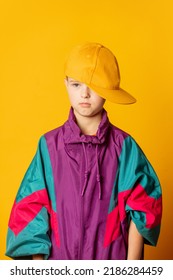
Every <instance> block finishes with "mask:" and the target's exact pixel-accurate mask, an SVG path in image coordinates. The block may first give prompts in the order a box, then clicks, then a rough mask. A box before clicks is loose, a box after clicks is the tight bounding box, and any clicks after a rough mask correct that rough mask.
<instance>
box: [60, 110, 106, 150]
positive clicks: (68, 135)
mask: <svg viewBox="0 0 173 280" xmlns="http://www.w3.org/2000/svg"><path fill="white" fill-rule="evenodd" d="M109 127H110V122H109V119H108V117H107V112H106V110H105V109H103V112H102V119H101V122H100V124H99V127H98V130H97V134H96V136H91V135H84V134H82V132H81V130H80V128H79V127H78V125H77V123H76V119H75V115H74V112H73V109H72V108H71V109H70V113H69V117H68V120H67V121H66V122H65V124H64V142H65V143H66V144H70V143H93V144H102V143H104V142H105V140H106V136H107V132H108V129H109Z"/></svg>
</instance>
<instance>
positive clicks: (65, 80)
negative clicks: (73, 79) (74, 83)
mask: <svg viewBox="0 0 173 280" xmlns="http://www.w3.org/2000/svg"><path fill="white" fill-rule="evenodd" d="M67 82H68V78H67V77H65V78H64V84H65V86H66V87H67Z"/></svg>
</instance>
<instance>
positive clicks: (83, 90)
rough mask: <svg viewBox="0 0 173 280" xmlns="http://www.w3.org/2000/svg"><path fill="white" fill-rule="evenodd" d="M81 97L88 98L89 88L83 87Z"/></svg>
mask: <svg viewBox="0 0 173 280" xmlns="http://www.w3.org/2000/svg"><path fill="white" fill-rule="evenodd" d="M81 96H82V97H83V98H88V97H89V96H90V88H89V87H88V86H86V85H85V86H84V87H83V89H82V92H81Z"/></svg>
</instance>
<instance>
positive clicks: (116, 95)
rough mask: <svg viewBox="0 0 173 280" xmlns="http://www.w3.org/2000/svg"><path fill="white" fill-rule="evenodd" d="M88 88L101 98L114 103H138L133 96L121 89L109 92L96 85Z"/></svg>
mask: <svg viewBox="0 0 173 280" xmlns="http://www.w3.org/2000/svg"><path fill="white" fill-rule="evenodd" d="M88 87H90V88H91V89H92V90H93V91H95V93H97V94H98V95H99V96H101V97H103V98H104V99H106V100H108V101H111V102H113V103H118V104H133V103H135V102H136V99H135V98H134V97H133V96H132V95H131V94H129V93H128V92H127V91H125V90H123V89H121V88H118V89H115V90H109V89H104V88H100V87H97V86H94V85H88Z"/></svg>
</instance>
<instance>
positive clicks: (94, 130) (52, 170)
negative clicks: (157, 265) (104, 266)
mask: <svg viewBox="0 0 173 280" xmlns="http://www.w3.org/2000/svg"><path fill="white" fill-rule="evenodd" d="M119 84H120V74H119V68H118V63H117V60H116V58H115V56H114V55H113V53H112V52H111V51H110V50H109V49H107V48H106V47H104V46H102V45H100V44H97V43H87V44H84V45H79V46H76V47H75V48H74V49H73V50H72V51H71V53H70V55H69V57H68V59H67V61H66V64H65V85H66V88H67V92H68V94H69V99H70V102H71V106H72V108H71V110H70V114H69V118H68V120H67V122H65V124H64V125H62V126H61V127H59V128H57V129H54V130H53V131H50V132H48V133H46V134H45V135H44V136H42V137H41V139H40V141H39V145H38V149H37V152H36V155H35V157H34V159H33V161H32V163H31V165H30V167H29V169H28V171H27V173H26V175H25V177H24V179H23V181H22V184H21V187H20V189H19V191H18V194H17V197H16V201H15V203H14V206H13V209H12V212H11V216H10V220H9V229H8V238H7V252H6V254H7V255H8V256H10V257H12V258H21V257H25V258H26V257H28V256H32V259H69V260H70V259H73V260H74V259H91V260H92V259H93V260H94V259H120V260H121V259H122V260H123V259H131V260H132V259H141V258H142V252H143V244H144V243H147V244H151V245H156V243H157V239H158V236H159V230H160V222H161V189H160V184H159V180H158V178H157V176H156V174H155V172H154V170H153V168H152V166H151V165H150V163H149V162H148V160H147V158H146V157H145V155H144V154H143V152H142V151H141V149H140V147H139V146H138V145H137V144H136V142H135V140H134V139H133V138H132V137H131V136H130V135H128V134H127V133H126V132H124V131H122V130H120V129H118V128H117V127H115V126H113V125H112V124H111V123H110V122H109V119H108V117H107V113H106V111H105V109H103V105H104V102H105V100H106V99H108V100H110V101H112V102H115V103H120V104H130V103H134V102H135V101H136V100H135V98H134V97H132V96H131V95H130V94H128V93H127V92H126V91H124V90H122V89H121V88H120V87H119Z"/></svg>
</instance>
